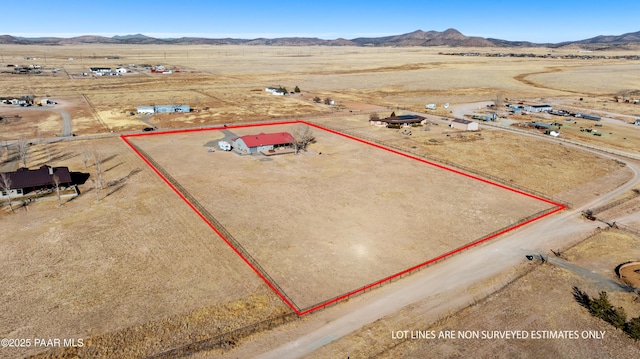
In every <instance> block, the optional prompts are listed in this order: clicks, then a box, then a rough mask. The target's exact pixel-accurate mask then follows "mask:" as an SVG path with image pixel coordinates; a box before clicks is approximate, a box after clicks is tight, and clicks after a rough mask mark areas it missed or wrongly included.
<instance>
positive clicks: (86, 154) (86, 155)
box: [82, 145, 91, 168]
mask: <svg viewBox="0 0 640 359" xmlns="http://www.w3.org/2000/svg"><path fill="white" fill-rule="evenodd" d="M90 159H91V156H90V155H89V150H88V149H87V147H86V146H85V145H82V162H84V168H87V166H88V164H89V160H90Z"/></svg>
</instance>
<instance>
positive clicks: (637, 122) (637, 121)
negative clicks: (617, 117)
mask: <svg viewBox="0 0 640 359" xmlns="http://www.w3.org/2000/svg"><path fill="white" fill-rule="evenodd" d="M633 124H634V125H636V126H640V118H639V119H637V120H636V122H634V123H633Z"/></svg>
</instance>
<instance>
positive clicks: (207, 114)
mask: <svg viewBox="0 0 640 359" xmlns="http://www.w3.org/2000/svg"><path fill="white" fill-rule="evenodd" d="M0 50H1V51H2V53H3V60H4V63H3V64H2V65H3V66H5V65H6V64H23V65H28V64H31V63H38V64H40V65H41V66H43V67H44V68H45V70H44V72H45V74H43V75H11V74H1V75H0V84H2V88H3V90H4V94H1V95H2V96H5V95H6V96H18V95H20V96H21V95H23V94H35V95H37V96H41V97H42V96H50V97H52V98H55V97H57V96H65V95H79V94H82V95H85V96H86V98H87V99H89V101H90V102H91V104H92V105H93V106H94V107H95V111H96V114H94V116H96V117H98V119H96V122H98V123H99V122H100V121H102V122H103V123H105V124H106V126H107V127H108V129H109V130H113V131H115V132H118V131H123V130H135V129H140V127H141V126H144V125H142V124H140V123H139V122H136V121H135V119H132V118H129V112H130V111H131V110H132V109H134V108H135V106H141V105H150V104H162V103H167V104H168V103H189V104H191V105H192V107H194V108H198V109H201V110H202V111H201V112H198V113H192V114H189V115H181V116H176V115H174V117H173V118H171V117H169V116H166V115H165V116H160V117H159V118H158V119H156V120H157V121H158V122H159V125H160V126H161V127H162V126H165V127H169V128H171V127H181V123H182V122H184V124H183V125H182V127H184V126H193V125H196V126H197V125H200V124H216V123H226V122H237V121H246V120H257V119H269V118H278V117H293V116H300V115H306V116H308V115H310V114H314V113H315V114H319V113H323V112H330V111H331V109H330V108H327V107H326V106H318V105H315V104H313V103H312V101H310V100H311V98H312V97H313V96H316V95H317V96H320V97H321V98H323V99H324V98H325V97H331V98H333V99H335V100H336V102H338V103H345V102H349V101H356V102H362V103H373V104H377V105H381V106H385V107H390V108H398V107H400V108H408V109H412V110H420V109H423V108H424V103H427V102H436V103H443V102H450V103H464V102H472V101H479V100H487V99H491V98H493V97H495V95H496V93H498V92H499V93H502V94H504V95H505V96H506V97H510V98H540V97H559V98H565V97H566V98H575V97H577V96H576V95H575V93H576V92H579V93H581V94H582V95H581V96H598V95H609V94H617V93H621V92H624V91H629V90H634V88H633V86H634V84H637V81H638V80H637V76H638V75H637V74H638V73H640V72H639V71H637V68H638V67H639V66H640V64H636V63H633V62H632V63H628V62H626V61H623V60H592V61H585V60H580V59H576V60H558V59H537V58H494V57H483V56H479V57H464V56H445V55H439V54H438V53H439V52H442V51H447V49H446V48H405V49H396V48H350V47H345V48H343V47H340V48H333V47H329V48H326V47H263V46H256V47H253V46H252V47H248V46H216V47H210V46H180V47H169V48H167V47H161V46H130V47H127V46H110V45H96V46H91V47H87V46H64V47H55V48H53V47H45V46H11V45H3V46H2V48H1V49H0ZM468 50H469V51H472V52H473V51H479V52H484V51H485V50H483V49H468ZM516 51H520V52H523V53H531V52H533V53H540V54H544V53H549V52H550V51H551V50H549V49H521V50H516ZM553 51H555V52H557V54H558V55H562V54H569V53H572V52H575V51H574V50H571V49H565V50H553ZM24 57H36V58H38V60H24V59H23V58H24ZM69 58H74V60H69ZM158 64H160V65H163V66H165V67H166V68H168V69H178V70H180V72H176V73H173V74H171V75H162V74H152V73H149V72H148V71H145V70H143V69H142V67H141V65H151V66H153V65H158ZM119 65H124V66H129V65H136V67H130V66H129V67H130V69H132V70H133V71H134V73H133V74H127V75H125V76H121V77H112V76H108V77H78V76H77V74H80V73H82V72H87V71H88V68H89V67H91V66H110V67H113V68H115V67H117V66H119ZM53 68H59V69H62V71H60V72H58V73H56V74H51V73H50V69H53ZM591 72H595V73H596V75H595V76H591V75H590V76H585V73H589V74H591ZM599 76H600V77H599ZM605 80H606V81H605ZM273 85H275V86H278V85H283V86H285V87H287V88H288V89H289V90H292V89H293V87H295V86H299V87H300V88H301V89H302V97H291V98H282V97H275V96H270V95H268V94H267V93H265V92H264V91H263V90H264V88H265V87H267V86H273ZM204 108H208V110H204ZM176 117H177V118H176ZM92 130H93V131H96V132H101V131H104V130H105V129H104V126H103V125H100V124H99V125H97V126H96V127H95V128H93V129H92ZM84 131H85V132H86V133H88V132H90V131H91V130H89V129H88V128H86V129H84Z"/></svg>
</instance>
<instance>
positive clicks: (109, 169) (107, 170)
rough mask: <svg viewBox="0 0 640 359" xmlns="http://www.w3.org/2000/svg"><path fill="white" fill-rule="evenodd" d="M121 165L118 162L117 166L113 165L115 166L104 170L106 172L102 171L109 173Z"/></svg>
mask: <svg viewBox="0 0 640 359" xmlns="http://www.w3.org/2000/svg"><path fill="white" fill-rule="evenodd" d="M121 164H122V162H118V163H117V164H115V165H113V166H111V167H109V168H107V169H106V170H104V171H105V172H109V171H111V170H112V169H114V168H116V167H118V166H120V165H121Z"/></svg>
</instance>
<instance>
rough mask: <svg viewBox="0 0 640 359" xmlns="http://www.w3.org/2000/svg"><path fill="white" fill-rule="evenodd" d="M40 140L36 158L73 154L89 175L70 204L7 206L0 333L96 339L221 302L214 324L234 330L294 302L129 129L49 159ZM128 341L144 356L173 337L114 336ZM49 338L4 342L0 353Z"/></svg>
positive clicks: (57, 150) (63, 145)
mask: <svg viewBox="0 0 640 359" xmlns="http://www.w3.org/2000/svg"><path fill="white" fill-rule="evenodd" d="M36 146H37V147H32V156H31V162H30V166H31V167H36V166H39V165H40V164H41V163H43V162H47V163H49V164H51V165H65V166H69V168H70V169H71V170H72V171H78V172H85V173H89V174H90V177H89V178H90V179H89V180H88V181H87V182H86V183H85V184H84V185H80V191H81V193H82V194H81V195H80V196H79V197H77V198H74V199H73V200H70V201H68V202H66V200H63V205H62V206H61V207H58V206H57V204H58V201H57V200H56V199H51V200H47V201H41V202H36V203H32V204H29V205H28V206H27V207H24V208H20V209H17V210H16V213H14V214H10V213H7V212H8V208H6V207H3V211H2V212H1V213H0V221H2V224H3V228H4V229H5V230H3V231H2V233H0V270H1V271H2V273H3V276H2V278H1V279H0V288H1V291H2V293H3V295H2V298H1V299H0V308H3V310H2V311H0V328H1V329H0V337H2V338H6V337H9V338H29V337H31V338H34V337H43V338H85V339H86V340H88V339H89V338H92V337H98V338H99V337H101V336H104V335H106V334H107V333H110V332H114V331H116V332H117V331H121V330H125V329H126V328H129V327H135V326H141V325H143V324H144V323H147V322H160V323H163V322H162V321H163V320H165V318H173V319H172V320H169V322H168V323H171V322H172V321H173V322H175V321H180V320H179V319H181V316H183V315H185V316H187V317H188V316H189V315H191V314H190V313H191V312H193V311H195V310H198V309H202V310H203V311H204V312H203V313H205V314H206V313H209V312H215V315H209V316H208V317H207V318H209V321H208V325H210V326H209V328H212V327H219V328H222V329H221V330H223V331H228V330H231V329H234V328H236V327H238V326H244V325H247V324H249V323H252V322H255V321H259V320H262V319H265V318H266V317H268V316H270V315H274V314H275V315H277V314H279V313H282V312H283V311H285V310H286V307H284V306H283V305H282V303H281V302H280V301H279V299H278V298H277V297H276V296H275V295H274V294H273V293H272V292H271V291H270V289H269V288H268V287H267V286H266V285H265V284H264V283H263V282H262V281H260V280H259V279H258V278H257V277H256V276H255V275H253V272H252V271H251V269H249V268H248V267H247V266H246V265H245V264H244V263H243V262H242V260H241V259H240V258H239V257H237V256H235V255H233V254H229V253H228V248H227V247H226V245H224V243H222V242H221V241H220V240H219V238H217V236H216V235H215V233H213V232H211V230H210V229H209V227H207V226H206V225H205V224H204V223H203V222H202V221H200V220H199V219H198V218H197V217H196V215H195V214H194V213H193V212H192V211H191V210H190V209H189V208H187V207H186V206H184V203H183V202H182V200H181V199H180V198H179V197H178V196H176V195H175V193H173V192H172V191H171V190H170V189H168V188H167V187H166V185H165V184H164V183H163V182H162V181H161V180H160V179H158V178H157V176H156V175H155V174H154V173H153V172H152V171H151V170H150V169H149V168H148V167H147V166H146V165H145V164H144V163H143V162H142V161H140V159H139V158H138V157H137V156H136V155H135V154H134V153H132V152H131V150H130V149H129V148H128V147H127V146H126V145H125V144H124V143H123V142H122V141H121V140H120V139H117V138H113V139H105V140H95V141H91V142H84V141H74V142H60V143H56V144H51V145H49V146H50V154H51V160H50V161H48V156H47V154H46V152H45V150H44V147H43V146H44V145H36ZM83 146H86V147H88V148H89V149H94V150H95V151H96V152H97V154H98V156H99V157H100V158H101V159H102V164H101V168H102V170H103V171H104V175H103V176H104V180H105V181H104V182H105V188H104V189H103V190H100V191H99V192H98V193H97V194H98V195H96V189H95V188H93V187H94V186H93V184H92V180H93V179H96V172H95V167H94V166H93V165H92V162H91V163H89V165H90V166H89V168H86V169H85V168H84V164H83V160H82V155H81V153H82V147H83ZM98 197H99V198H100V200H99V201H98V202H96V199H97V198H98ZM225 306H226V308H227V309H226V310H225V309H224V308H225ZM209 308H215V310H214V309H209ZM241 308H247V309H244V310H241ZM238 313H242V315H238ZM203 315H204V314H203ZM187 319H188V318H187ZM183 322H186V323H189V322H192V323H191V324H192V325H195V322H194V320H191V321H189V320H183ZM156 327H161V328H162V327H163V326H162V325H156ZM165 327H166V326H165ZM167 328H169V327H167ZM149 333H151V331H149ZM180 333H182V334H180ZM180 333H179V332H174V333H173V334H175V337H173V336H172V337H171V342H170V343H172V344H175V343H180V342H182V343H188V342H189V341H190V340H192V335H194V334H193V333H191V332H189V331H184V332H180ZM209 334H210V335H212V336H213V335H216V334H217V333H216V332H215V331H209ZM198 335H204V334H202V333H200V334H198ZM127 340H129V342H127ZM98 342H99V341H98ZM107 343H109V342H107ZM127 343H129V344H131V345H130V346H129V349H127V350H129V351H128V352H129V353H132V352H136V351H138V350H139V353H140V354H144V355H147V354H151V353H154V352H156V351H158V350H160V349H162V348H166V346H167V345H171V344H169V342H165V343H160V344H156V345H152V346H148V344H149V343H145V342H144V341H143V340H141V339H140V338H138V339H137V341H136V339H135V338H131V337H128V338H127V337H124V338H122V341H121V342H120V343H118V342H117V341H113V340H112V341H111V342H110V343H109V344H111V348H112V349H113V347H114V346H122V347H123V348H124V347H126V346H128V344H127ZM163 346H164V347H163ZM46 349H47V348H33V347H32V348H27V349H21V350H17V349H12V348H3V349H2V351H0V357H7V358H9V357H16V356H24V355H27V354H34V353H36V352H38V351H44V350H46ZM96 349H97V348H92V350H96Z"/></svg>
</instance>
